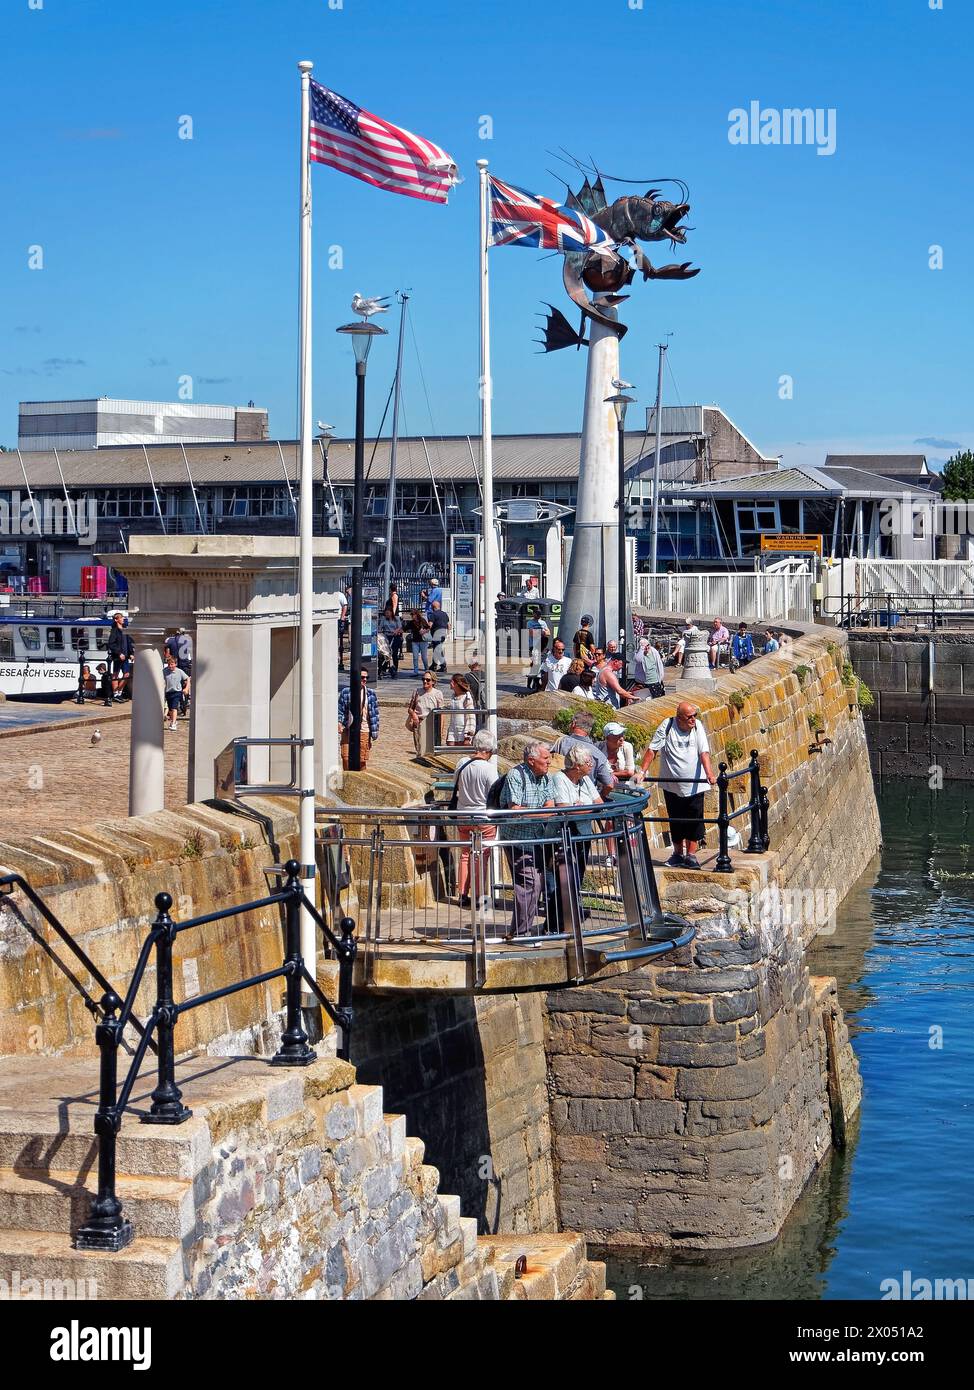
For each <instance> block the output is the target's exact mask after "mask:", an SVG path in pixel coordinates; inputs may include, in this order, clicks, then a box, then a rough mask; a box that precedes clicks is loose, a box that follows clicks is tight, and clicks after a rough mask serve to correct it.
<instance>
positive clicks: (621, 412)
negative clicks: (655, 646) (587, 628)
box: [606, 391, 635, 685]
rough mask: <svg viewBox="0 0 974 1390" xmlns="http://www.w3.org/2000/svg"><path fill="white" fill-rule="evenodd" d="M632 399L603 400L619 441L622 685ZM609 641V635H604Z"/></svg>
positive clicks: (625, 668) (625, 659)
mask: <svg viewBox="0 0 974 1390" xmlns="http://www.w3.org/2000/svg"><path fill="white" fill-rule="evenodd" d="M634 400H635V397H634V396H627V395H625V394H624V393H623V392H622V391H617V392H616V394H615V395H614V396H606V401H607V402H609V403H611V405H612V406H613V408H614V410H615V413H616V433H617V436H618V440H619V531H618V536H619V580H618V583H619V655H620V657H621V658H622V673H621V680H620V684H622V685H625V682H626V674H627V671H628V665H629V661H628V657H629V636H628V634H629V628H630V625H631V620H630V618H629V598H628V593H627V590H628V585H627V583H626V411H627V409H628V408H629V406H631V405H632V404H633V401H634ZM606 637H608V633H607V634H606Z"/></svg>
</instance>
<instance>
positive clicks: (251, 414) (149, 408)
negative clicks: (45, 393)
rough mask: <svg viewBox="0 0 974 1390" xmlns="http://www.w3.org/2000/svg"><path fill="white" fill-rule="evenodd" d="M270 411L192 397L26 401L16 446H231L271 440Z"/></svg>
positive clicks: (34, 447)
mask: <svg viewBox="0 0 974 1390" xmlns="http://www.w3.org/2000/svg"><path fill="white" fill-rule="evenodd" d="M267 434H268V428H267V411H266V410H262V409H260V408H259V407H256V406H255V405H254V403H253V401H251V402H249V404H248V405H245V406H243V405H194V404H192V403H191V402H189V401H126V400H117V399H115V398H114V397H111V396H99V397H98V399H97V400H86V401H21V402H20V409H19V414H18V420H17V446H18V448H19V449H21V450H22V451H24V452H27V451H31V452H36V451H38V450H41V449H101V448H104V447H106V446H107V445H112V444H229V443H238V444H239V443H247V442H250V441H255V440H262V439H266V438H267Z"/></svg>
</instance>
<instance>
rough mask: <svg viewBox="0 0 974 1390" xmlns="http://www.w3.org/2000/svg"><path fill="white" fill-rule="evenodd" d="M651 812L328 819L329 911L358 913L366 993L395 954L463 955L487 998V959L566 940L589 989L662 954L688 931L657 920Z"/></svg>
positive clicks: (638, 807)
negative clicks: (648, 827)
mask: <svg viewBox="0 0 974 1390" xmlns="http://www.w3.org/2000/svg"><path fill="white" fill-rule="evenodd" d="M645 805H646V797H645V795H643V794H637V793H627V794H625V795H623V796H617V797H615V798H613V800H612V801H611V802H609V803H606V804H605V805H600V806H597V807H591V806H583V807H564V806H563V807H553V808H548V809H545V810H540V811H530V812H527V811H493V810H488V811H464V812H458V811H455V810H450V809H448V808H443V807H442V806H436V805H426V806H411V807H402V808H397V809H381V810H376V809H374V808H371V807H349V808H343V809H342V810H340V811H335V810H332V809H329V810H327V811H319V813H318V817H317V821H318V835H319V856H320V858H321V857H322V856H323V860H322V897H323V902H324V904H325V910H326V912H331V911H337V912H339V913H342V914H343V915H344V913H345V911H348V912H350V913H353V914H354V915H355V917H356V919H357V922H358V930H359V941H360V949H361V952H362V960H363V962H364V967H363V968H364V983H365V984H367V985H368V984H373V983H374V982H375V967H376V961H377V958H378V956H379V954H380V953H382V952H384V951H385V950H387V949H388V948H390V947H392V948H395V947H397V946H403V945H412V946H417V945H427V946H443V947H447V948H449V949H451V950H452V951H454V952H455V951H457V950H459V951H460V952H461V953H464V954H466V955H468V956H469V957H470V962H471V967H472V971H471V974H472V981H473V985H474V988H480V987H482V986H483V984H484V983H485V981H486V978H487V954H488V948H490V947H505V946H507V947H509V946H510V945H511V943H514V944H516V945H520V946H523V947H526V948H528V949H530V948H531V947H534V946H540V945H546V944H550V945H556V944H558V943H559V942H560V943H561V944H562V945H567V946H570V948H571V950H572V957H573V963H572V969H571V974H572V977H573V978H574V979H575V980H576V981H581V980H584V979H585V977H586V975H587V974H588V973H590V971H591V970H592V969H594V968H599V967H600V966H601V965H603V964H604V963H605V962H606V960H608V959H620V958H622V957H620V956H618V955H617V954H615V952H617V951H618V950H619V949H622V950H625V951H627V953H628V948H629V947H633V949H634V950H635V951H636V954H638V955H647V956H649V955H653V954H659V953H660V952H661V951H662V950H669V949H672V947H673V945H674V941H675V940H676V939H678V938H679V937H680V936H681V934H682V933H683V932H684V931H685V928H686V924H685V923H682V922H681V921H680V922H678V923H677V927H674V920H675V919H671V918H667V917H665V915H664V914H663V912H662V910H661V908H660V902H659V894H658V892H657V888H656V880H655V876H654V873H653V865H652V860H651V858H650V854H649V846H648V843H647V840H646V832H645V828H644V825H643V820H642V816H643V811H644V809H645ZM329 851H330V852H331V853H330V855H329ZM343 902H344V906H343ZM630 937H635V938H636V939H637V940H636V942H635V943H631V942H630V941H629V940H628V938H630ZM620 938H621V941H620ZM688 939H689V938H688Z"/></svg>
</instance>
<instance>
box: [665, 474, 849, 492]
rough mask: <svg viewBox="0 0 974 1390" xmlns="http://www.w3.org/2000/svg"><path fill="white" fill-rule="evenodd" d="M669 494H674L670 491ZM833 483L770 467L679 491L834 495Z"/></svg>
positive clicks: (815, 475) (826, 479) (694, 485)
mask: <svg viewBox="0 0 974 1390" xmlns="http://www.w3.org/2000/svg"><path fill="white" fill-rule="evenodd" d="M671 491H674V492H675V491H676V490H675V489H671ZM839 491H840V489H839V487H838V486H836V485H835V483H834V480H833V479H831V478H827V477H825V476H824V475H823V474H822V473H821V472H819V470H818V469H817V468H772V469H770V470H769V471H768V472H767V473H744V474H739V475H738V476H737V477H736V478H720V479H718V480H717V481H716V482H712V483H692V484H690V485H689V486H687V487H685V488H683V489H681V492H682V493H685V494H686V495H687V496H691V497H700V496H707V497H709V496H711V495H716V496H725V497H757V496H761V497H775V496H778V495H779V494H780V495H790V494H794V495H795V496H796V497H797V496H799V495H803V496H807V495H808V494H809V493H810V492H822V493H825V494H827V495H828V494H830V493H834V494H836V495H837V494H838V492H839Z"/></svg>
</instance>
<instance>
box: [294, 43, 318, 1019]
mask: <svg viewBox="0 0 974 1390" xmlns="http://www.w3.org/2000/svg"><path fill="white" fill-rule="evenodd" d="M313 66H314V64H313V63H310V62H308V61H307V60H304V61H302V62H300V63H298V70H299V71H300V73H301V153H300V163H301V185H300V186H301V201H300V213H299V217H300V223H299V225H300V239H299V241H300V277H299V301H300V309H299V315H298V324H299V326H298V360H299V371H298V437H299V440H300V446H299V447H300V468H299V471H298V479H299V481H298V507H299V520H298V535H299V544H298V737H299V738H300V740H301V744H300V748H299V758H298V781H299V783H300V790H299V796H298V807H299V813H298V814H299V818H298V830H299V844H300V849H299V853H300V856H301V886H302V888H303V889H304V891H305V893H306V895H307V897H308V899H309V900H310V901H311V902H314V898H315V748H314V733H315V722H314V715H315V688H314V653H313V649H312V621H311V619H312V608H313V604H314V568H313V558H312V546H313V537H314V477H313V470H312V461H311V166H310V162H309V151H310V125H311V122H310V104H311V91H310V82H311V69H312V67H313ZM301 954H302V956H303V957H304V963H305V966H306V968H307V971H308V974H309V975H310V976H311V977H312V979H314V978H315V964H316V932H315V923H314V918H313V917H312V916H311V914H310V913H309V912H302V914H301ZM304 999H305V1007H306V1009H309V1008H311V1007H313V1006H314V1003H315V1001H314V997H313V996H311V995H310V994H307V993H305V994H304Z"/></svg>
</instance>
